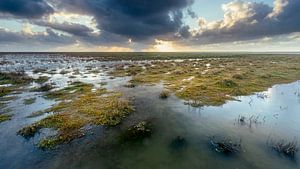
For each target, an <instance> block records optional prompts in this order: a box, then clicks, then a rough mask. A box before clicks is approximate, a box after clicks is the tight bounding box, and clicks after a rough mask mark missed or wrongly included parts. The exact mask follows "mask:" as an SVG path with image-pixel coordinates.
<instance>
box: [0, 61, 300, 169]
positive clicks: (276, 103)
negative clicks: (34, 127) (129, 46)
mask: <svg viewBox="0 0 300 169" xmlns="http://www.w3.org/2000/svg"><path fill="white" fill-rule="evenodd" d="M7 57H8V56H7ZM53 58H54V60H55V59H56V57H55V56H52V57H49V56H43V57H40V59H37V60H34V62H35V63H43V61H45V60H53ZM32 59H33V58H32V56H26V57H25V61H24V62H23V63H20V64H18V65H16V64H14V65H11V66H6V67H5V68H4V67H3V66H1V70H4V69H5V70H9V69H16V66H19V67H18V69H20V67H21V68H23V69H24V70H26V72H28V73H29V74H30V73H32V70H33V69H34V68H36V66H34V64H28V62H33V60H32ZM14 60H16V61H18V60H21V59H20V58H18V57H15V58H14ZM23 60H24V58H23ZM20 62H21V61H20ZM80 63H81V60H78V59H74V60H73V59H70V60H68V58H63V59H62V61H61V62H60V61H59V62H51V61H49V64H43V66H41V64H38V66H41V67H43V68H44V67H47V68H48V69H57V72H60V70H61V69H66V67H68V66H70V67H71V68H68V70H69V71H71V72H72V71H74V70H75V69H80V70H81V71H82V74H83V75H79V76H78V77H77V78H75V79H69V78H66V77H67V76H69V74H67V75H61V74H59V73H57V74H54V75H49V76H51V79H50V80H51V81H53V82H56V83H57V87H59V88H61V87H65V86H66V85H68V81H70V80H81V81H84V82H87V83H93V84H95V85H96V86H97V85H98V84H99V83H100V82H103V81H105V82H108V84H107V85H106V87H107V88H109V89H114V90H121V91H123V92H124V93H125V95H126V96H127V97H130V98H134V104H135V107H136V112H135V113H133V114H132V115H130V116H129V117H128V118H126V120H125V121H124V122H123V123H122V124H121V125H119V126H117V127H115V128H103V127H95V126H90V130H91V132H90V133H93V134H90V135H87V136H86V137H83V138H81V139H77V140H75V141H73V142H72V143H71V144H68V145H63V146H60V147H58V148H57V149H55V150H49V151H43V150H40V149H38V148H36V147H35V143H36V142H37V139H38V138H39V137H43V134H41V135H39V136H37V137H35V138H33V139H29V140H26V139H24V138H23V137H21V136H17V135H16V131H18V130H19V129H20V128H21V127H22V126H24V125H26V124H30V123H33V122H34V121H36V120H39V119H40V118H43V117H37V118H26V116H27V115H29V114H31V112H33V111H38V110H42V109H46V108H48V107H49V106H51V105H52V104H54V103H55V102H54V101H49V100H45V99H43V97H42V93H33V92H23V93H21V94H16V95H17V96H18V97H19V98H18V99H17V100H15V101H13V102H11V103H9V105H8V106H9V108H11V109H12V113H13V114H14V116H13V118H12V120H11V121H7V122H4V123H1V124H0V133H1V134H0V152H1V156H0V168H87V169H88V168H103V169H106V168H107V169H153V168H155V169H168V168H170V169H171V168H172V169H183V168H188V169H194V168H195V169H196V168H205V169H222V168H239V169H256V168H257V169H282V168H284V169H295V168H300V164H299V160H300V155H299V153H298V154H296V156H295V158H294V159H290V158H288V157H286V156H283V155H280V154H278V153H276V152H275V151H273V150H272V149H270V148H269V147H268V146H267V145H266V142H267V140H268V138H269V137H272V138H276V139H281V138H282V139H288V140H293V139H295V140H298V141H299V140H300V128H299V124H300V112H299V110H300V81H298V82H294V83H291V84H282V85H275V86H273V87H272V88H270V89H269V90H268V91H265V92H263V94H264V95H263V96H267V97H260V96H261V94H259V95H252V96H242V97H239V98H237V99H238V100H239V101H229V102H227V103H226V104H224V105H223V106H219V107H213V106H210V107H202V108H194V107H191V106H188V105H185V104H184V101H182V100H179V99H177V98H176V97H175V96H171V97H170V98H168V99H166V100H161V99H159V98H158V95H159V93H160V91H161V90H162V88H163V86H162V85H161V84H158V85H156V86H139V87H136V88H124V87H122V85H123V84H125V83H126V81H127V80H128V79H129V78H116V79H110V78H109V76H107V74H106V70H105V69H104V68H101V65H103V64H104V65H106V64H107V65H111V64H117V63H115V62H109V63H105V62H98V61H93V60H92V61H86V62H84V63H82V64H80ZM66 65H67V66H66ZM86 65H88V66H92V67H96V68H98V69H100V72H99V73H97V74H96V75H94V74H92V73H89V71H88V70H86V67H85V66H86ZM64 66H66V67H64ZM12 67H13V68H12ZM70 74H71V73H70ZM32 75H33V74H32ZM40 75H42V74H40ZM33 76H35V75H33ZM84 76H86V77H84ZM32 85H36V84H32ZM32 85H31V86H28V87H32ZM31 97H37V101H36V102H35V103H34V104H32V105H24V104H22V100H23V99H24V98H31ZM240 115H243V116H245V117H247V118H249V117H251V116H253V117H258V121H257V123H252V124H251V125H250V124H249V123H247V124H240V123H238V117H239V116H240ZM141 120H150V121H151V122H152V123H153V125H154V132H153V135H152V136H151V137H150V138H147V139H145V140H143V141H142V142H128V143H124V144H119V142H118V141H117V138H118V135H119V134H120V132H121V131H123V130H125V129H126V128H127V127H128V126H130V125H132V124H134V123H136V122H139V121H141ZM46 133H47V131H46ZM177 136H182V137H184V138H185V139H186V146H185V147H184V148H182V149H174V148H173V147H172V146H171V143H172V140H173V139H174V138H176V137H177ZM210 136H219V137H231V138H235V139H237V140H239V139H241V140H242V152H240V153H238V154H236V155H223V154H220V153H218V152H216V151H215V150H214V149H213V148H212V147H211V146H210V144H209V137H210Z"/></svg>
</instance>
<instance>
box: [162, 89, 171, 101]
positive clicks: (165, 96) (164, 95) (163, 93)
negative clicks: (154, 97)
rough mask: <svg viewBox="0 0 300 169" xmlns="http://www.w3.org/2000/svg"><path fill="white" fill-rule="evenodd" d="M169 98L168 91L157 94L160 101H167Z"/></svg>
mask: <svg viewBox="0 0 300 169" xmlns="http://www.w3.org/2000/svg"><path fill="white" fill-rule="evenodd" d="M169 96H170V92H169V91H168V90H163V91H162V92H160V94H159V98H161V99H167V98H168V97H169Z"/></svg>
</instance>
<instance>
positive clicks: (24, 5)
mask: <svg viewBox="0 0 300 169" xmlns="http://www.w3.org/2000/svg"><path fill="white" fill-rule="evenodd" d="M53 12H54V9H53V8H52V7H51V6H50V5H49V4H48V3H47V2H46V1H44V0H0V15H1V14H4V15H10V16H13V17H18V18H39V17H42V16H43V15H46V14H50V13H53Z"/></svg>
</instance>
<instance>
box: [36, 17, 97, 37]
mask: <svg viewBox="0 0 300 169" xmlns="http://www.w3.org/2000/svg"><path fill="white" fill-rule="evenodd" d="M34 24H36V25H39V26H45V27H50V28H52V29H55V30H59V31H63V32H67V33H69V34H72V35H76V36H92V32H93V29H92V28H89V27H87V26H85V25H82V24H77V23H70V22H63V23H56V22H46V21H36V22H34Z"/></svg>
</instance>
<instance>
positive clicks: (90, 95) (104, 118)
mask: <svg viewBox="0 0 300 169" xmlns="http://www.w3.org/2000/svg"><path fill="white" fill-rule="evenodd" d="M91 89H92V85H89V84H84V83H80V82H76V83H73V84H71V86H70V87H67V88H65V89H62V90H59V91H54V92H50V93H48V94H47V95H46V97H47V98H51V99H56V100H60V101H61V102H59V103H58V104H57V105H55V106H53V107H52V108H50V109H47V111H48V112H53V113H54V114H53V115H50V116H48V117H47V118H45V119H42V120H40V121H38V122H36V123H34V124H31V125H29V126H27V127H24V128H23V129H21V130H20V131H19V132H18V134H20V135H22V136H24V137H32V136H34V135H35V133H37V132H38V131H39V130H40V129H42V128H53V129H56V130H57V131H58V134H57V135H56V136H53V137H48V138H45V139H43V140H40V142H39V144H38V146H39V147H41V148H53V147H55V146H56V145H58V144H62V143H67V142H70V141H72V140H73V139H76V138H79V137H82V136H84V129H83V127H84V126H86V125H87V124H92V125H104V126H115V125H117V124H119V123H120V122H121V121H122V119H124V118H125V117H126V116H127V115H128V114H129V113H131V112H133V111H134V109H133V107H132V106H131V105H130V103H129V102H128V101H127V100H125V99H123V98H122V95H121V93H118V92H109V91H107V90H105V89H98V90H97V91H95V92H92V90H91Z"/></svg>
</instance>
